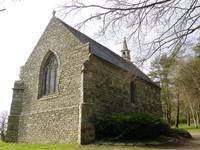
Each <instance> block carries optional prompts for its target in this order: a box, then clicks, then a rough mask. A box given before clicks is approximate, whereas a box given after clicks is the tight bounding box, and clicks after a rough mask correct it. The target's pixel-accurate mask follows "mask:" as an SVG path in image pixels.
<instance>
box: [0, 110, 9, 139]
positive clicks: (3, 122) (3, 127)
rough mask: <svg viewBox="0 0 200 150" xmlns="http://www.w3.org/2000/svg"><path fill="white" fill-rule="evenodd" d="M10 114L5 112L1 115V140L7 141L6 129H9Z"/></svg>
mask: <svg viewBox="0 0 200 150" xmlns="http://www.w3.org/2000/svg"><path fill="white" fill-rule="evenodd" d="M7 117H8V112H7V111H3V112H1V113H0V136H1V140H3V141H4V140H5V134H6V127H7Z"/></svg>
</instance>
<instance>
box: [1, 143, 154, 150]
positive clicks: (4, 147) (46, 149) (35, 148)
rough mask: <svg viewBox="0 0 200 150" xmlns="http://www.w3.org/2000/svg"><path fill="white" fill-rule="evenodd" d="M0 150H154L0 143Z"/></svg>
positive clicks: (129, 147)
mask: <svg viewBox="0 0 200 150" xmlns="http://www.w3.org/2000/svg"><path fill="white" fill-rule="evenodd" d="M0 150H155V148H145V147H135V146H109V145H108V146H102V145H94V144H92V145H85V146H80V145H77V144H16V143H15V144H13V143H5V142H2V141H0Z"/></svg>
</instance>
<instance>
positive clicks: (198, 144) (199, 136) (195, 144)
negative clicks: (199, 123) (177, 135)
mask: <svg viewBox="0 0 200 150" xmlns="http://www.w3.org/2000/svg"><path fill="white" fill-rule="evenodd" d="M192 137H193V138H192V139H191V140H185V141H182V142H181V143H179V144H178V145H177V144H176V145H170V146H164V147H161V148H158V149H159V150H200V132H199V133H192ZM156 149H157V148H155V150H156Z"/></svg>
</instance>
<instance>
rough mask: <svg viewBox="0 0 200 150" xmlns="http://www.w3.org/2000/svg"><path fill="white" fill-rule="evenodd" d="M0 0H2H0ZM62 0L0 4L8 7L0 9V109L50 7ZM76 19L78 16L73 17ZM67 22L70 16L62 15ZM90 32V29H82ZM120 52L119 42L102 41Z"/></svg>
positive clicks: (9, 96)
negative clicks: (3, 9)
mask: <svg viewBox="0 0 200 150" xmlns="http://www.w3.org/2000/svg"><path fill="white" fill-rule="evenodd" d="M0 2H1V0H0ZM62 2H63V0H21V1H20V2H12V0H10V1H6V3H4V4H3V5H0V8H2V7H5V8H6V9H7V10H6V11H4V12H0V68H1V73H0V83H1V84H0V112H1V111H3V110H9V109H10V104H11V101H12V88H13V84H14V81H15V80H18V79H19V77H18V75H19V72H20V66H22V65H23V64H24V63H25V62H26V60H27V58H28V56H29V55H30V53H31V51H32V50H33V48H34V46H35V45H36V43H37V41H38V40H39V38H40V36H41V34H42V32H43V31H44V29H45V27H46V26H47V24H48V22H49V20H50V19H51V17H52V11H53V10H54V9H56V8H57V7H58V6H59V4H61V3H62ZM75 20H77V21H78V20H79V18H75ZM65 22H67V23H69V24H70V19H69V18H65ZM84 33H86V34H88V35H89V36H92V35H93V32H88V31H87V30H86V31H85V32H84ZM103 44H104V45H106V46H107V47H109V48H110V49H115V52H116V53H118V54H119V50H120V48H121V46H120V45H116V44H113V43H112V42H107V43H105V42H104V43H103Z"/></svg>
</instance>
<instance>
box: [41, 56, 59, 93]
mask: <svg viewBox="0 0 200 150" xmlns="http://www.w3.org/2000/svg"><path fill="white" fill-rule="evenodd" d="M57 70H58V62H57V59H56V56H55V55H54V54H53V53H51V54H50V55H49V57H48V58H47V60H46V62H45V64H44V66H43V69H42V91H41V95H42V96H44V95H49V94H52V93H54V92H56V90H57Z"/></svg>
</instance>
